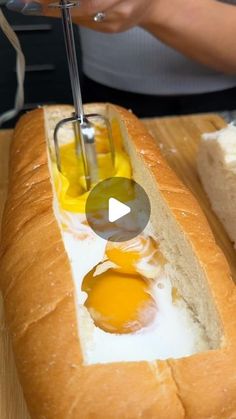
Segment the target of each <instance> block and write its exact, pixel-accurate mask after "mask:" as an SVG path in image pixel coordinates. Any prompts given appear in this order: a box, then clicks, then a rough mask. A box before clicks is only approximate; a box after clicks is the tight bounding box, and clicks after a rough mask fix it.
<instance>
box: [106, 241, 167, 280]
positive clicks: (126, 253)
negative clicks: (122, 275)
mask: <svg viewBox="0 0 236 419" xmlns="http://www.w3.org/2000/svg"><path fill="white" fill-rule="evenodd" d="M106 255H107V257H108V259H109V260H110V261H111V262H113V263H115V264H116V265H117V267H116V270H117V271H119V272H126V273H131V274H133V273H136V272H137V270H139V268H141V264H143V263H146V268H147V267H148V266H150V267H153V268H155V267H160V266H162V265H163V264H164V257H163V256H162V253H161V252H160V251H159V249H158V246H157V244H156V243H155V242H154V240H153V239H152V238H151V237H144V236H137V237H135V238H134V239H133V240H129V241H127V242H123V243H112V242H108V243H107V247H106ZM144 269H145V267H144Z"/></svg>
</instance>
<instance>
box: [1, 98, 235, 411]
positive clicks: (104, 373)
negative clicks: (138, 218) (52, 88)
mask: <svg viewBox="0 0 236 419" xmlns="http://www.w3.org/2000/svg"><path fill="white" fill-rule="evenodd" d="M71 112H72V108H71V107H67V106H64V107H63V106H53V107H45V108H41V109H37V110H35V111H32V112H30V113H28V114H26V115H24V116H23V117H22V118H21V119H20V121H19V123H18V124H17V127H16V129H15V132H14V139H13V143H12V147H11V153H10V179H9V193H8V199H7V203H6V207H5V212H4V219H3V230H2V242H1V253H0V280H1V282H0V284H1V289H2V293H3V297H4V304H5V312H6V319H7V324H8V327H9V330H10V332H11V336H12V343H13V349H14V354H15V360H16V365H17V369H18V373H19V378H20V382H21V384H22V388H23V391H24V395H25V398H26V401H27V404H28V407H29V411H30V414H31V417H32V419H91V418H94V419H121V418H124V419H137V418H143V419H144V418H146V419H157V418H158V419H166V418H169V419H184V418H189V419H190V418H191V419H204V418H205V419H207V418H208V419H209V418H214V419H229V418H232V419H233V418H234V417H236V362H235V357H236V288H235V285H234V283H233V281H232V278H231V274H230V270H229V267H228V264H227V262H226V259H225V257H224V255H223V254H222V252H221V250H220V249H219V248H218V247H217V245H216V242H215V239H214V236H213V234H212V232H211V230H210V227H209V225H208V223H207V220H206V218H205V216H204V215H203V213H202V211H201V209H200V207H199V205H198V203H197V202H196V199H195V198H194V197H193V196H192V194H191V193H190V192H189V191H188V190H187V189H186V187H185V186H184V185H183V184H182V183H181V181H180V180H179V179H178V178H177V177H176V175H175V174H174V173H173V171H172V170H171V169H170V168H169V167H168V165H167V163H166V161H165V160H164V159H163V157H162V155H161V153H160V151H159V149H158V148H157V146H156V144H155V141H154V140H153V138H152V137H151V136H150V135H149V134H148V132H147V131H146V129H145V127H144V126H143V124H142V123H141V122H140V121H139V120H138V119H137V118H136V117H135V116H134V115H132V114H131V113H130V112H128V111H126V110H124V109H122V108H119V107H117V106H114V105H105V104H98V105H97V104H91V105H88V106H87V107H86V112H90V113H91V112H98V113H101V114H104V115H106V116H107V117H108V118H109V120H110V121H111V124H112V128H113V136H114V137H117V136H119V140H122V142H123V145H122V147H123V151H122V153H123V154H122V153H121V154H122V156H123V157H122V158H124V159H125V158H126V157H125V156H128V159H129V161H130V164H131V167H132V177H133V179H134V180H135V181H137V182H138V183H139V184H140V185H141V186H143V188H144V189H145V191H146V192H147V194H148V196H149V199H150V203H151V218H150V223H149V226H148V231H147V234H149V233H148V232H150V235H151V241H152V242H155V241H156V242H157V243H158V249H160V252H161V254H162V259H161V262H160V264H161V269H162V276H161V277H160V278H159V277H158V278H159V279H158V281H159V282H158V281H157V287H156V288H155V289H156V290H157V291H156V292H157V294H155V295H157V302H156V304H154V306H155V307H157V315H156V316H157V322H156V323H155V324H156V329H155V330H154V335H153V333H152V327H154V326H149V327H144V328H143V329H141V330H138V331H132V330H129V331H128V332H129V333H127V331H126V333H125V334H122V333H113V332H112V331H110V332H107V331H104V330H101V328H99V327H97V325H94V322H93V320H92V318H93V315H94V312H93V311H92V310H90V311H89V310H88V309H87V307H88V304H87V306H86V303H85V304H84V302H83V301H84V300H83V298H82V297H83V296H84V291H82V290H81V288H80V285H79V280H78V277H79V275H82V271H81V269H82V267H83V263H84V260H85V259H86V260H88V262H89V260H90V259H91V258H92V257H93V255H94V254H95V253H99V252H95V251H89V250H88V248H86V249H87V250H86V249H85V250H84V249H83V244H82V243H83V237H87V236H86V234H90V233H88V230H86V228H87V226H86V225H85V224H83V226H84V230H83V231H82V230H81V231H79V232H78V231H77V230H76V229H75V230H73V234H72V235H73V240H77V242H76V243H78V248H77V247H76V248H73V249H72V253H73V252H74V250H76V252H74V253H76V255H75V259H73V255H72V253H71V254H70V253H69V250H70V249H69V248H70V246H69V245H68V243H69V242H70V241H69V240H72V236H71V235H70V231H66V232H64V230H63V228H64V227H63V223H60V214H59V212H60V211H61V214H62V213H63V214H66V216H67V217H70V216H71V214H70V211H69V210H68V208H67V210H63V209H62V208H61V206H60V199H61V198H60V196H59V195H58V190H59V189H60V188H59V189H58V188H57V181H55V179H58V178H57V176H58V173H57V172H56V169H55V162H54V148H53V141H52V134H53V130H54V127H55V124H56V122H57V121H58V120H60V119H62V118H63V117H65V116H68V115H70V114H71ZM118 131H119V135H118V133H117V132H118ZM62 136H63V138H64V140H63V141H64V142H65V143H66V142H68V141H71V140H73V138H71V132H70V131H69V128H68V131H67V130H66V129H65V131H64V132H62ZM123 161H126V160H123ZM124 167H125V166H124V164H123V166H122V170H124ZM55 173H56V177H55ZM60 192H61V190H60ZM73 193H74V192H73ZM58 197H59V198H60V199H59V198H58ZM61 202H62V201H61ZM63 211H64V212H63ZM58 214H59V215H58ZM74 214H75V222H76V223H77V222H78V219H79V215H78V214H77V213H74ZM73 220H74V218H73ZM73 222H74V221H73ZM80 226H81V225H79V228H80ZM83 234H84V236H83ZM68 237H69V238H68ZM94 240H95V239H94ZM101 240H102V239H101ZM70 243H71V242H70ZM73 243H74V242H73ZM84 243H85V242H84ZM76 246H77V245H76ZM72 247H73V246H72ZM68 249H69V250H68ZM77 249H81V250H78V252H77ZM158 251H159V250H158ZM82 252H85V253H82ZM74 253H73V254H74ZM84 254H85V255H86V256H85V257H84V256H83V255H84ZM77 259H78V260H77ZM82 259H84V260H82ZM77 262H78V269H77V268H76V269H77V270H76V269H75V265H76V263H77ZM123 262H124V259H122V263H123ZM79 263H80V265H79ZM76 266H77V265H76ZM114 269H115V268H114ZM132 272H133V271H132ZM119 275H120V278H122V279H123V277H122V275H121V274H119ZM132 275H133V278H134V279H133V280H134V281H135V280H137V281H138V279H137V278H136V276H135V275H136V274H135V275H134V274H132ZM158 275H159V274H158ZM163 278H164V279H163ZM90 280H91V278H90ZM131 282H132V281H131ZM100 283H102V282H100ZM147 283H148V284H149V286H154V285H153V284H155V278H154V279H153V278H152V279H150V278H149V279H148V282H147ZM167 283H169V284H170V286H169V287H170V289H171V292H170V298H169V297H168V298H169V299H166V300H165V298H164V297H163V298H162V297H161V293H162V292H164V290H165V288H168V287H167V286H166V284H167ZM83 284H84V282H83ZM110 284H112V282H109V286H110ZM150 284H151V285H150ZM131 286H132V284H131ZM111 287H112V285H111ZM168 289H169V288H168ZM167 291H168V290H167ZM114 293H115V291H114ZM148 294H149V297H147V295H146V297H147V298H150V293H148ZM168 295H169V294H168ZM123 297H124V298H127V297H129V302H130V304H133V300H132V292H130V294H129V295H128V296H126V295H124V296H123ZM153 299H154V297H153ZM167 300H168V301H167ZM152 301H154V300H152ZM106 304H107V299H105V300H104V303H103V304H102V308H101V309H103V308H104V307H106ZM127 307H128V308H127V310H129V307H130V305H129V304H128V306H127ZM166 307H167V308H166ZM121 310H123V308H122V307H121ZM162 313H164V314H162ZM173 313H174V314H173ZM186 313H188V314H186ZM95 314H96V313H95ZM172 314H173V316H174V317H173V321H172V320H170V321H169V323H168V322H167V323H165V322H166V318H171V319H172V317H171V316H172ZM170 315H171V316H170ZM168 316H169V317H168ZM175 316H176V317H175ZM186 319H187V320H186ZM99 320H101V319H100V318H98V321H99ZM163 322H164V323H163ZM95 323H96V321H95ZM180 323H181V325H184V326H183V332H182V331H181V333H180V332H179V335H178V330H180V329H179V324H180ZM134 324H135V325H136V323H135V322H134ZM163 324H164V326H162V325H163ZM117 327H118V326H117ZM129 327H130V325H129ZM135 327H136V326H135ZM181 327H182V326H181ZM160 329H161V330H162V332H160ZM177 329H178V330H177ZM181 330H182V329H181ZM161 333H162V334H161ZM175 334H176V338H175V340H173V339H174V336H175ZM150 336H151V337H150ZM156 336H157V337H158V340H157V341H156ZM159 336H160V337H159ZM140 339H141V340H140ZM149 339H150V340H149ZM191 339H192V341H193V342H195V343H193V345H192V346H191V347H190V346H189V341H190V340H191ZM137 341H138V342H139V344H134V342H137ZM91 342H92V344H91V345H90V343H91ZM101 342H102V343H101ZM142 342H144V343H143V344H142ZM163 342H164V343H163ZM173 342H175V343H173ZM100 343H101V344H100ZM181 344H182V345H181ZM89 345H90V346H89ZM99 345H100V346H99ZM122 345H123V346H122ZM132 345H133V346H132ZM163 345H164V349H163V348H162V352H161V350H160V347H162V346H163ZM152 346H153V347H154V346H155V351H156V352H155V351H154V353H153V354H152V353H150V350H151V349H152ZM178 346H179V347H180V349H179V352H178V353H177V352H176V348H175V347H178ZM165 347H166V348H165ZM99 348H100V349H99ZM120 348H123V349H122V350H123V352H122V353H121V349H120ZM98 349H99V350H98Z"/></svg>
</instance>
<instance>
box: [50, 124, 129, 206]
mask: <svg viewBox="0 0 236 419" xmlns="http://www.w3.org/2000/svg"><path fill="white" fill-rule="evenodd" d="M95 133H96V151H97V160H98V171H99V173H98V177H99V181H101V180H104V179H107V178H109V177H111V176H118V177H125V178H131V166H130V162H129V158H128V156H127V154H126V153H125V152H124V150H123V149H122V139H121V133H120V130H119V125H118V123H117V122H116V121H113V122H112V133H113V141H114V146H115V150H116V152H115V164H114V167H113V165H112V161H111V154H110V148H109V142H108V138H107V131H106V129H105V127H103V126H98V125H97V126H96V127H95ZM60 157H61V169H62V170H61V172H59V171H58V170H57V166H56V164H54V165H53V176H54V182H55V188H56V191H57V196H58V201H59V204H60V207H61V208H62V209H64V210H66V211H70V212H77V213H84V212H85V203H86V199H87V197H88V194H89V192H87V191H86V187H85V186H86V185H85V177H84V170H83V162H82V158H81V156H80V157H78V156H77V154H76V150H75V143H74V141H72V142H70V143H68V144H64V145H62V146H61V147H60ZM93 186H94V185H93Z"/></svg>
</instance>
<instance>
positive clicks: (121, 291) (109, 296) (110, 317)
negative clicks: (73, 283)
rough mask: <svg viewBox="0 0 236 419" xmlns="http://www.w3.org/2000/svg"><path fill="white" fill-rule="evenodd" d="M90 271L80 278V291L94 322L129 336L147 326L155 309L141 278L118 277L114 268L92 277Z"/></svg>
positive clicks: (122, 275)
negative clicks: (85, 298) (82, 292)
mask: <svg viewBox="0 0 236 419" xmlns="http://www.w3.org/2000/svg"><path fill="white" fill-rule="evenodd" d="M94 273H95V269H93V270H92V271H91V272H90V273H89V274H88V275H86V277H85V278H84V281H83V285H82V290H83V291H85V292H87V294H88V297H87V300H86V301H85V306H86V307H87V309H88V311H89V313H90V315H91V317H92V319H93V321H94V323H95V325H96V326H98V327H99V328H101V329H103V330H105V331H106V332H110V333H119V334H122V333H132V332H136V331H137V330H139V329H142V328H143V327H146V326H148V325H149V324H150V323H151V322H152V321H153V319H154V317H155V314H156V311H157V307H156V302H155V300H154V299H153V297H152V296H151V294H150V293H149V286H148V283H147V282H146V281H145V280H144V279H143V278H142V277H141V275H138V274H136V275H129V274H128V275H127V274H121V273H120V272H117V271H116V270H114V269H108V270H107V271H105V272H103V273H101V274H99V275H96V276H94Z"/></svg>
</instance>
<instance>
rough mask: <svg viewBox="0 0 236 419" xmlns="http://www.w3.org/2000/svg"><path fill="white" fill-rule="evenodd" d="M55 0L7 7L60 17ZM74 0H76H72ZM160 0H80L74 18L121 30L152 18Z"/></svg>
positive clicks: (22, 0) (14, 1) (14, 0)
mask: <svg viewBox="0 0 236 419" xmlns="http://www.w3.org/2000/svg"><path fill="white" fill-rule="evenodd" d="M55 1H56V0H41V1H40V0H39V1H28V0H10V1H9V2H8V4H7V6H8V8H9V9H11V10H15V11H18V12H21V13H23V14H25V15H46V16H55V17H59V16H60V12H59V10H58V9H57V8H52V7H51V6H50V4H51V3H53V2H55ZM72 1H73V0H72ZM159 1H160V0H80V1H79V2H78V4H77V5H76V6H75V7H74V8H72V9H71V11H72V12H71V13H72V17H73V21H74V22H75V23H78V24H81V25H82V26H86V27H88V28H91V29H94V30H97V31H101V32H111V33H116V32H122V31H125V30H127V29H130V28H132V27H134V26H138V25H146V24H148V23H149V21H151V20H152V16H153V13H154V11H155V8H156V5H157V3H158V2H159Z"/></svg>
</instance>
